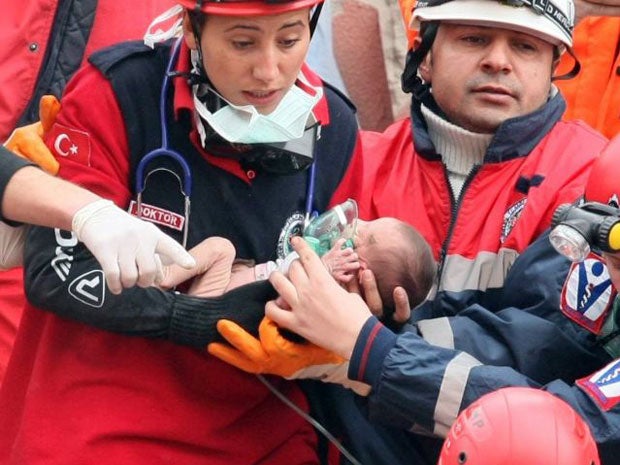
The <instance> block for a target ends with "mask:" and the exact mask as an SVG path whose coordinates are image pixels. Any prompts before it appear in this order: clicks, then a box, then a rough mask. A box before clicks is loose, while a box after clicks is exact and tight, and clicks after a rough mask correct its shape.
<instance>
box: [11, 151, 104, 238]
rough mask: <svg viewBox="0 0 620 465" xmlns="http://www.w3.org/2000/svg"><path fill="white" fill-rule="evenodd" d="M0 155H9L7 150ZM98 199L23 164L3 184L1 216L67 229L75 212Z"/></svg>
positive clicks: (72, 185)
mask: <svg viewBox="0 0 620 465" xmlns="http://www.w3.org/2000/svg"><path fill="white" fill-rule="evenodd" d="M3 151H4V150H3ZM3 156H13V155H12V154H10V153H8V152H7V153H5V154H3ZM52 193H53V195H50V194H52ZM100 199H101V197H99V196H98V195H95V194H93V193H92V192H89V191H88V190H86V189H82V188H81V187H79V186H76V185H74V184H71V183H70V182H67V181H64V180H62V179H60V178H55V177H53V176H50V175H48V174H46V173H45V172H43V171H41V170H40V169H39V168H36V167H34V166H25V167H24V168H22V169H20V170H18V171H17V172H15V174H14V175H13V176H12V177H11V179H10V180H9V181H8V183H7V185H6V188H5V191H4V196H3V198H2V216H3V217H4V218H7V219H9V220H12V221H17V222H20V223H29V224H36V225H39V226H48V227H52V228H54V227H55V228H61V229H66V230H70V229H71V222H72V221H73V217H74V215H75V213H76V212H77V211H78V210H79V209H80V208H82V207H84V206H85V205H87V204H89V203H91V202H94V201H96V200H100Z"/></svg>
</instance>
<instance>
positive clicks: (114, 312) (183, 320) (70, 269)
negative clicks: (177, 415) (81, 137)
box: [24, 227, 276, 348]
mask: <svg viewBox="0 0 620 465" xmlns="http://www.w3.org/2000/svg"><path fill="white" fill-rule="evenodd" d="M24 268H25V282H24V285H25V291H26V296H27V298H28V300H29V301H30V302H31V303H32V304H33V305H35V306H36V307H38V308H40V309H43V310H48V311H51V312H53V313H55V314H57V315H59V316H61V317H63V318H68V319H73V320H77V321H80V322H83V323H86V324H88V325H91V326H94V327H97V328H99V329H104V330H108V331H113V332H117V333H122V334H127V335H135V336H142V337H150V338H163V339H169V340H172V341H174V342H176V343H178V344H183V345H189V346H193V347H197V348H203V347H204V346H205V345H206V344H208V343H210V342H213V341H215V340H219V335H218V333H217V330H216V329H215V324H216V323H217V321H218V320H220V319H222V318H224V319H229V320H233V321H235V322H236V323H238V324H240V325H241V326H242V327H243V328H245V329H246V330H248V331H250V332H252V333H253V334H256V333H257V328H258V324H259V323H260V321H261V319H262V318H263V316H264V308H265V303H266V301H267V300H269V299H273V298H275V296H276V293H275V291H274V289H273V287H272V286H271V284H269V282H268V281H263V282H258V283H252V284H248V285H246V286H242V287H239V288H237V289H235V290H232V291H230V292H228V293H226V294H224V295H222V296H220V297H216V298H200V297H193V296H189V295H185V294H182V293H179V292H174V291H162V290H160V289H157V288H155V287H150V288H140V287H133V288H130V289H125V290H124V291H123V292H122V293H121V294H120V295H114V294H112V293H110V291H109V290H108V289H107V287H106V285H105V278H104V275H103V271H102V270H101V267H100V265H99V263H98V262H97V260H96V259H95V258H94V257H93V256H92V255H91V253H90V252H89V251H88V249H87V248H86V247H85V246H84V245H83V244H82V243H80V242H78V241H77V239H76V238H75V235H74V234H73V233H71V232H68V231H61V230H58V229H48V228H42V227H33V228H32V229H31V231H30V233H29V236H28V241H27V245H26V251H25V256H24Z"/></svg>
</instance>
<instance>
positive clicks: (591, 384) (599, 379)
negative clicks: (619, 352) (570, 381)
mask: <svg viewBox="0 0 620 465" xmlns="http://www.w3.org/2000/svg"><path fill="white" fill-rule="evenodd" d="M577 386H579V388H581V389H582V390H583V391H585V392H586V393H587V394H588V395H589V396H590V397H591V398H592V399H593V400H594V401H595V402H596V403H597V404H598V405H599V406H600V407H601V408H602V409H603V410H609V409H611V408H612V407H613V406H614V405H616V404H617V403H618V402H620V359H616V360H614V361H613V362H611V363H609V364H608V365H607V366H606V367H605V368H603V369H601V370H599V371H597V372H596V373H594V374H593V375H590V376H587V377H585V378H581V379H578V380H577Z"/></svg>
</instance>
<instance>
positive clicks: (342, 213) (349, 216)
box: [303, 199, 358, 257]
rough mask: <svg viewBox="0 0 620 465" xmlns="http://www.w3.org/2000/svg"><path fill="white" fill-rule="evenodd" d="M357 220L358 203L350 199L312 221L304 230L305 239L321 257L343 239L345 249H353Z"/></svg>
mask: <svg viewBox="0 0 620 465" xmlns="http://www.w3.org/2000/svg"><path fill="white" fill-rule="evenodd" d="M357 218H358V212H357V203H356V202H355V200H353V199H348V200H347V201H346V202H343V203H341V204H339V205H336V206H335V207H333V208H332V209H330V210H327V211H326V212H325V213H323V214H321V215H319V216H317V217H316V218H313V219H312V220H310V222H309V223H308V225H307V226H306V227H305V228H304V236H303V237H304V239H305V240H306V242H307V243H308V244H309V245H310V246H311V247H312V248H313V249H314V251H315V252H316V253H317V255H318V256H319V257H320V256H322V255H324V254H325V253H327V252H328V251H329V250H330V249H331V248H332V247H333V246H334V244H335V243H336V241H337V240H338V239H341V238H344V239H346V242H345V244H344V247H353V246H354V243H353V239H354V237H355V228H356V227H357Z"/></svg>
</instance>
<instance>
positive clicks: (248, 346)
mask: <svg viewBox="0 0 620 465" xmlns="http://www.w3.org/2000/svg"><path fill="white" fill-rule="evenodd" d="M217 330H218V332H219V333H220V334H221V335H222V337H223V338H224V339H226V340H227V341H228V342H229V343H230V344H231V345H232V346H233V347H231V346H229V345H227V344H223V343H220V342H212V343H211V344H209V345H208V346H207V350H208V351H209V353H210V354H211V355H213V356H215V357H217V358H219V359H220V360H223V361H225V362H226V363H230V364H231V365H233V366H235V367H237V368H239V369H241V370H243V371H247V372H248V373H254V374H261V373H262V374H269V375H278V376H282V377H283V378H286V379H320V380H321V381H324V382H329V383H337V384H340V385H342V386H344V387H346V388H349V389H352V390H353V391H355V392H356V393H357V394H359V395H361V396H366V395H368V393H369V392H370V386H369V385H368V384H365V383H362V382H360V381H353V380H350V379H349V378H348V377H347V371H348V368H349V362H348V361H347V360H345V359H344V358H342V357H340V356H339V355H336V354H335V353H333V352H330V351H328V350H326V349H323V348H322V347H319V346H317V345H315V344H311V343H309V342H306V343H301V344H298V343H295V342H292V341H289V340H288V339H286V338H285V337H283V336H282V334H281V333H280V331H279V330H278V325H277V324H275V323H274V322H273V321H271V320H270V319H269V318H267V317H263V320H262V321H261V323H260V325H259V326H258V334H259V338H260V340H259V339H256V338H255V337H254V336H252V335H251V334H250V333H248V332H247V331H245V330H244V329H243V328H242V327H241V326H239V325H237V324H236V323H234V322H232V321H230V320H219V321H218V322H217Z"/></svg>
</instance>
